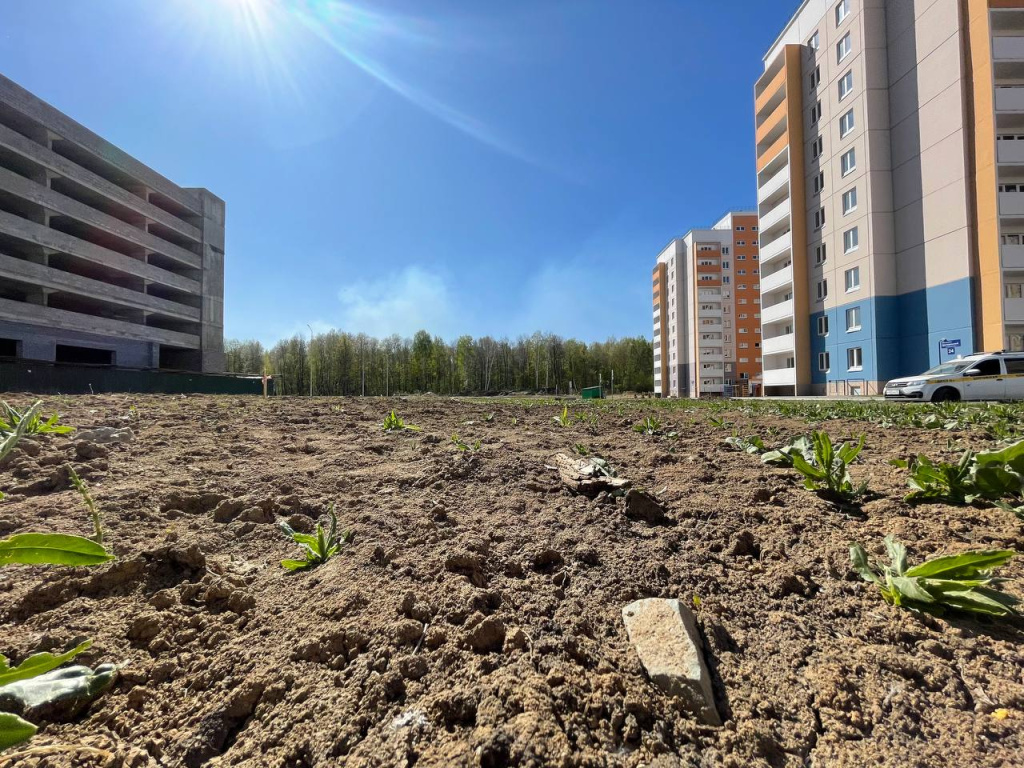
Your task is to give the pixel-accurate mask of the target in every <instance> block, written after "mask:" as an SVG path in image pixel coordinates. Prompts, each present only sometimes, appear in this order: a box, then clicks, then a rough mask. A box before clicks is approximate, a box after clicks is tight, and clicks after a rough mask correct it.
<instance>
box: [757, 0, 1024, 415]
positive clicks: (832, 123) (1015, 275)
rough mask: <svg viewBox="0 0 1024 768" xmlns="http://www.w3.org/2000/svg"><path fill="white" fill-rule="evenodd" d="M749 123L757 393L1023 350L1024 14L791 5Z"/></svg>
mask: <svg viewBox="0 0 1024 768" xmlns="http://www.w3.org/2000/svg"><path fill="white" fill-rule="evenodd" d="M754 112H755V131H756V158H757V160H756V163H757V188H758V213H759V217H760V228H761V231H760V234H761V252H760V255H761V270H762V271H761V281H760V284H761V300H762V305H761V307H762V312H761V314H762V335H763V342H762V343H763V359H764V385H765V392H766V394H779V395H787V394H790V395H792V394H795V395H805V394H806V395H811V394H816V395H822V394H829V395H835V394H838V395H871V394H878V393H879V391H880V389H881V387H882V385H883V384H884V382H885V381H886V380H887V379H891V378H896V377H898V376H903V375H909V374H913V373H920V372H921V371H923V370H925V369H926V368H928V367H930V366H932V365H934V364H936V363H938V362H940V361H942V360H946V359H949V357H951V356H953V355H955V354H969V353H971V352H974V351H996V350H1000V349H1010V350H1020V349H1024V0H804V2H803V3H802V4H801V5H800V7H799V8H798V10H797V12H796V14H795V15H794V16H793V18H792V19H791V20H790V21H789V23H788V24H787V25H786V27H785V28H784V30H783V31H782V34H781V35H780V36H779V38H778V39H777V40H776V42H775V43H774V44H773V45H772V47H771V48H770V49H769V51H768V53H767V54H766V56H765V59H764V73H763V74H762V76H761V77H760V78H759V79H758V81H757V83H756V86H755V89H754Z"/></svg>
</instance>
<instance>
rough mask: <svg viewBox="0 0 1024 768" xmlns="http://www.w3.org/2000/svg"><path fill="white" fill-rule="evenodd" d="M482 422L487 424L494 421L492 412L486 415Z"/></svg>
mask: <svg viewBox="0 0 1024 768" xmlns="http://www.w3.org/2000/svg"><path fill="white" fill-rule="evenodd" d="M484 421H486V422H487V423H488V424H490V423H491V422H492V421H494V412H493V411H492V412H491V413H488V414H487V415H486V416H484Z"/></svg>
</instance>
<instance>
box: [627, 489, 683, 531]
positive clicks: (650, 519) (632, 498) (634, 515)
mask: <svg viewBox="0 0 1024 768" xmlns="http://www.w3.org/2000/svg"><path fill="white" fill-rule="evenodd" d="M626 517H628V518H629V519H630V520H642V521H644V522H645V523H649V524H650V525H666V524H668V523H670V522H672V519H671V518H670V517H669V516H668V515H667V514H666V513H665V508H664V507H663V506H662V505H661V502H660V501H658V500H657V499H656V498H654V497H653V496H651V494H649V493H644V492H643V491H638V490H636V489H635V488H634V489H631V490H630V491H629V492H628V493H627V494H626Z"/></svg>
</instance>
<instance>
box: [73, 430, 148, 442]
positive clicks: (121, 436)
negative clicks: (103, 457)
mask: <svg viewBox="0 0 1024 768" xmlns="http://www.w3.org/2000/svg"><path fill="white" fill-rule="evenodd" d="M75 437H77V438H78V439H79V440H84V441H86V442H89V443H100V444H104V443H130V442H131V441H132V440H134V439H135V433H134V432H132V431H131V430H130V429H128V428H127V427H123V428H120V429H119V428H117V427H97V428H96V429H88V430H86V431H84V432H79V433H78V434H77V435H76V436H75Z"/></svg>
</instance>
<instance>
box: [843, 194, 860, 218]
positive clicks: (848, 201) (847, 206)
mask: <svg viewBox="0 0 1024 768" xmlns="http://www.w3.org/2000/svg"><path fill="white" fill-rule="evenodd" d="M855 210H857V188H856V187H854V188H853V189H848V190H846V191H845V192H843V215H844V216H845V215H846V214H848V213H850V212H851V211H855Z"/></svg>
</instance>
